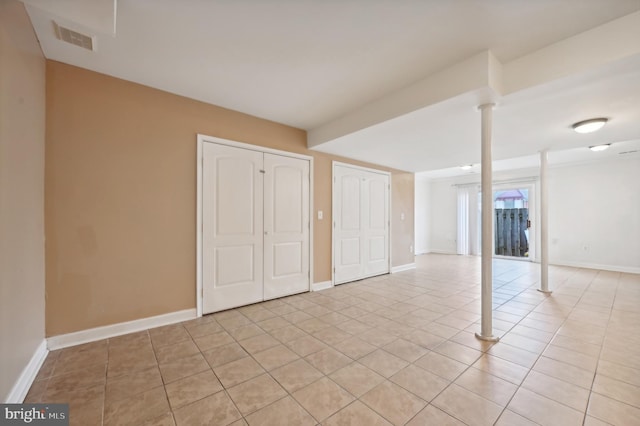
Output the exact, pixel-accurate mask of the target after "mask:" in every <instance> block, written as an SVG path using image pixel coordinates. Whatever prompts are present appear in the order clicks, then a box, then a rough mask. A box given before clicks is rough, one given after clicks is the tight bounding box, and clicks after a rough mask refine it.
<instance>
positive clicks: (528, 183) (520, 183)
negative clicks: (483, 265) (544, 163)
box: [491, 179, 540, 262]
mask: <svg viewBox="0 0 640 426" xmlns="http://www.w3.org/2000/svg"><path fill="white" fill-rule="evenodd" d="M538 186H539V185H538V182H537V180H522V179H521V180H518V179H514V180H512V181H509V180H505V181H499V182H494V184H493V188H492V194H491V198H492V199H493V193H494V192H496V191H505V190H508V189H520V188H523V189H527V190H529V200H528V203H529V220H530V221H531V228H529V257H526V258H521V257H514V256H500V255H497V254H495V253H496V248H495V245H496V237H495V232H496V230H495V229H494V230H493V233H494V235H493V236H492V238H491V241H492V243H491V244H492V246H491V252H492V253H493V257H494V258H496V259H507V260H520V261H525V262H526V261H528V262H538V261H539V259H538V244H537V243H538V241H540V240H539V238H540V235H539V231H540V230H539V227H538V220H539V219H538V217H539V216H538V214H539V206H538V196H539V194H538ZM494 203H495V200H494ZM492 210H493V212H494V215H495V206H493V207H492Z"/></svg>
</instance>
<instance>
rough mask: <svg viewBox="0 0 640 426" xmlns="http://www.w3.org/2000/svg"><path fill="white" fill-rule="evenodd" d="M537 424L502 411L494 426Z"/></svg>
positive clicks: (532, 425)
mask: <svg viewBox="0 0 640 426" xmlns="http://www.w3.org/2000/svg"><path fill="white" fill-rule="evenodd" d="M537 424H538V423H535V422H532V421H531V420H529V419H527V418H525V417H522V416H521V415H520V414H516V413H514V412H513V411H511V410H504V411H503V412H502V414H501V415H500V418H499V419H498V421H497V422H496V425H495V426H536V425H537Z"/></svg>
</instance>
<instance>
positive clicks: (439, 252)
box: [427, 249, 458, 254]
mask: <svg viewBox="0 0 640 426" xmlns="http://www.w3.org/2000/svg"><path fill="white" fill-rule="evenodd" d="M429 253H433V254H458V253H456V252H455V251H451V250H438V249H431V250H429ZM429 253H427V254H429Z"/></svg>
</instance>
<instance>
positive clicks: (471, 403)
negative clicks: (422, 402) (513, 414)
mask: <svg viewBox="0 0 640 426" xmlns="http://www.w3.org/2000/svg"><path fill="white" fill-rule="evenodd" d="M431 403H432V404H433V405H434V406H436V407H438V408H440V409H441V410H442V411H445V412H446V413H448V414H450V415H451V416H453V417H455V418H457V419H460V420H461V421H463V422H464V423H467V424H468V425H472V426H473V425H492V424H493V423H494V422H495V421H496V420H497V419H498V416H499V415H500V413H501V412H502V407H501V406H499V405H498V404H496V403H493V402H491V401H489V400H487V399H484V398H482V397H481V396H479V395H476V394H475V393H473V392H470V391H468V390H466V389H464V388H462V387H460V386H458V385H456V384H452V385H451V386H449V387H448V388H446V389H445V390H444V391H443V392H442V393H441V394H440V395H438V396H437V397H436V398H435V399H434V400H433V401H432V402H431Z"/></svg>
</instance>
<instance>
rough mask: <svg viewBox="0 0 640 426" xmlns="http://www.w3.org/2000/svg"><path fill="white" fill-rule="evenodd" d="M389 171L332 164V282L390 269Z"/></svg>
mask: <svg viewBox="0 0 640 426" xmlns="http://www.w3.org/2000/svg"><path fill="white" fill-rule="evenodd" d="M389 183H390V178H389V174H388V173H385V172H376V171H373V170H368V169H363V168H356V167H349V166H346V165H340V164H334V166H333V218H334V224H333V225H334V228H333V229H334V232H333V244H334V246H333V265H334V268H335V269H334V283H335V284H342V283H346V282H349V281H355V280H359V279H362V278H367V277H372V276H375V275H381V274H386V273H389V269H390V268H389V192H390V184H389Z"/></svg>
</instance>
